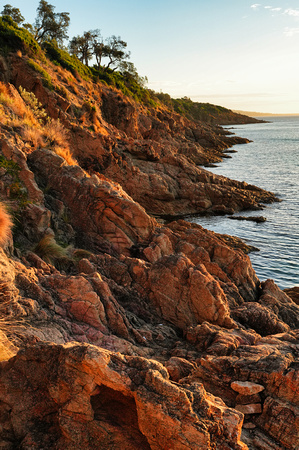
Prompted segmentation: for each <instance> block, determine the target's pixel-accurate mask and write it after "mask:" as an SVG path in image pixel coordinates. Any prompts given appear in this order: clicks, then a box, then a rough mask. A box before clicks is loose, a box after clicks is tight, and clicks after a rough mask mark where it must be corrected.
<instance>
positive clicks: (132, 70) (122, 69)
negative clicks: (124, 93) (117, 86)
mask: <svg viewBox="0 0 299 450" xmlns="http://www.w3.org/2000/svg"><path fill="white" fill-rule="evenodd" d="M118 70H119V73H120V74H121V75H122V76H123V78H124V80H125V81H127V82H128V83H131V82H132V81H135V83H137V84H139V86H141V87H144V86H145V85H146V84H147V82H148V78H147V77H141V76H140V75H139V74H138V72H137V69H136V67H135V66H134V64H133V63H132V62H129V61H121V63H120V64H119V67H118Z"/></svg>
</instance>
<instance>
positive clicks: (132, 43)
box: [0, 0, 299, 113]
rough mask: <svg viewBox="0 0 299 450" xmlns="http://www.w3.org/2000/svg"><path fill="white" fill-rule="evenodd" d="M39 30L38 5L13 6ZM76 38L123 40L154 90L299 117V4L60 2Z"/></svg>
mask: <svg viewBox="0 0 299 450" xmlns="http://www.w3.org/2000/svg"><path fill="white" fill-rule="evenodd" d="M6 3H10V4H12V6H15V7H17V8H19V9H20V11H21V13H22V14H23V16H24V17H25V18H26V20H27V21H28V22H30V23H32V22H33V21H34V19H35V16H36V8H37V6H38V4H39V0H27V1H26V2H24V0H15V1H14V0H11V1H10V0H9V1H7V2H3V3H1V4H0V6H1V10H2V9H3V6H4V4H6ZM48 3H50V4H52V5H54V6H55V7H56V8H55V11H56V12H63V11H66V12H69V13H70V18H71V26H70V29H69V36H70V37H72V36H74V35H77V34H81V33H83V32H84V31H87V30H91V29H95V28H99V29H100V30H101V32H102V35H103V36H104V37H108V36H110V35H112V34H116V35H120V36H121V37H122V39H123V40H125V41H126V42H127V43H128V49H129V50H130V51H131V61H132V62H133V63H134V64H135V66H136V67H137V70H138V72H139V74H140V75H142V76H145V75H146V76H147V77H148V80H149V83H148V87H150V88H151V89H154V90H155V91H158V92H159V91H160V90H162V91H163V92H168V93H169V94H170V95H171V96H173V97H183V96H188V97H190V98H191V99H193V100H195V101H202V102H210V103H215V104H218V105H222V106H225V107H228V108H231V109H242V110H247V111H260V112H270V113H299V0H291V1H288V0H265V1H260V2H257V3H255V2H254V1H250V0H230V1H225V0H159V1H158V0H105V1H102V0H84V1H82V0H81V1H78V0H59V1H58V0H53V1H49V2H48Z"/></svg>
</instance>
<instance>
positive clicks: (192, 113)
mask: <svg viewBox="0 0 299 450" xmlns="http://www.w3.org/2000/svg"><path fill="white" fill-rule="evenodd" d="M156 97H157V98H158V99H159V100H160V101H161V102H162V103H164V104H165V105H166V106H168V108H171V109H173V110H174V111H175V112H177V113H179V114H182V115H183V116H186V117H188V118H189V119H192V120H201V121H203V122H208V123H215V122H217V120H218V119H219V117H222V116H226V115H229V114H231V113H232V112H231V111H230V110H229V109H227V108H224V107H223V106H217V105H211V104H210V103H197V102H193V101H192V100H191V99H190V98H188V97H183V98H176V99H174V98H171V97H170V95H168V94H164V93H160V94H158V93H156Z"/></svg>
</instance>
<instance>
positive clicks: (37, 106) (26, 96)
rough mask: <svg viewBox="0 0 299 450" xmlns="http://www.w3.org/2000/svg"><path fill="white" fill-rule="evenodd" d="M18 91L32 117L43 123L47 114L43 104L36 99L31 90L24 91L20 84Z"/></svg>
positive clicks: (46, 118)
mask: <svg viewBox="0 0 299 450" xmlns="http://www.w3.org/2000/svg"><path fill="white" fill-rule="evenodd" d="M19 92H20V94H21V97H22V98H23V100H24V102H25V103H26V104H27V106H28V107H29V108H30V110H31V111H32V113H33V115H34V117H35V118H36V119H37V120H38V122H39V123H40V124H43V123H45V122H46V121H47V120H48V115H47V113H46V111H45V109H44V108H43V105H42V104H41V103H40V102H39V101H38V99H37V98H36V96H35V95H34V93H33V92H29V91H26V89H25V88H22V86H20V87H19Z"/></svg>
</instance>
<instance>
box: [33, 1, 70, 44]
mask: <svg viewBox="0 0 299 450" xmlns="http://www.w3.org/2000/svg"><path fill="white" fill-rule="evenodd" d="M54 9H55V6H53V5H50V4H49V3H47V2H46V1H45V0H40V2H39V5H38V8H37V16H36V19H35V23H34V27H33V31H34V38H35V39H36V40H37V42H45V41H53V40H54V41H56V42H57V43H59V44H61V45H62V44H63V41H64V39H67V38H68V36H67V29H68V27H69V24H70V17H69V13H66V12H62V13H55V12H54Z"/></svg>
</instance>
